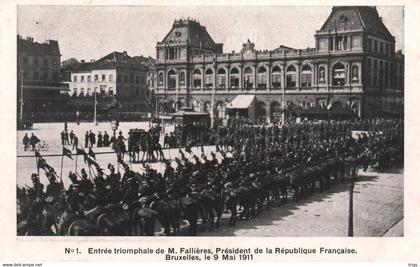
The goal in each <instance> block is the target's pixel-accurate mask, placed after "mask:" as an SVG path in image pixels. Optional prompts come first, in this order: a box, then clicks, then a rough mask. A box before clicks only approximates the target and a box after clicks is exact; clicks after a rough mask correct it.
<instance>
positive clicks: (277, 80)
mask: <svg viewBox="0 0 420 267" xmlns="http://www.w3.org/2000/svg"><path fill="white" fill-rule="evenodd" d="M271 84H272V86H273V88H280V87H281V76H280V75H273V76H271Z"/></svg>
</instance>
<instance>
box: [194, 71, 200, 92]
mask: <svg viewBox="0 0 420 267" xmlns="http://www.w3.org/2000/svg"><path fill="white" fill-rule="evenodd" d="M201 78H202V77H201V71H200V70H199V69H195V70H194V74H193V87H194V88H200V87H201Z"/></svg>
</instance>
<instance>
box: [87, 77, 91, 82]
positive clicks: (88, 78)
mask: <svg viewBox="0 0 420 267" xmlns="http://www.w3.org/2000/svg"><path fill="white" fill-rule="evenodd" d="M87 81H88V83H90V82H91V79H90V75H89V76H87Z"/></svg>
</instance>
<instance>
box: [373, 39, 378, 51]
mask: <svg viewBox="0 0 420 267" xmlns="http://www.w3.org/2000/svg"><path fill="white" fill-rule="evenodd" d="M373 52H375V53H378V41H376V40H375V41H374V43H373Z"/></svg>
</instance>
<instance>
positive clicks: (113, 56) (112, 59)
mask: <svg viewBox="0 0 420 267" xmlns="http://www.w3.org/2000/svg"><path fill="white" fill-rule="evenodd" d="M117 68H119V69H133V70H142V71H143V70H144V71H147V67H146V66H145V65H143V64H142V63H140V62H139V60H138V59H136V58H133V57H130V56H129V55H128V54H127V52H125V51H124V52H116V51H114V52H112V53H109V54H108V55H106V56H104V57H102V58H100V59H98V60H96V61H92V62H87V63H84V62H82V63H80V64H79V65H78V66H77V67H76V69H75V71H90V70H96V69H117Z"/></svg>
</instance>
